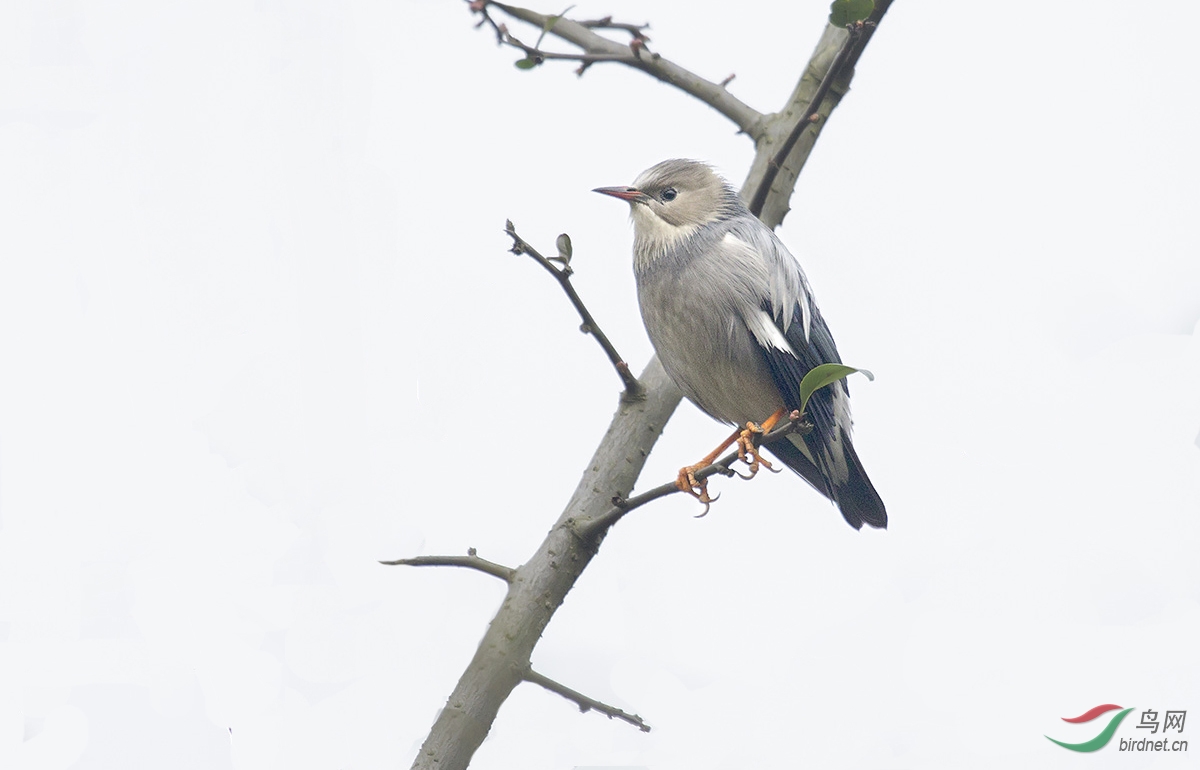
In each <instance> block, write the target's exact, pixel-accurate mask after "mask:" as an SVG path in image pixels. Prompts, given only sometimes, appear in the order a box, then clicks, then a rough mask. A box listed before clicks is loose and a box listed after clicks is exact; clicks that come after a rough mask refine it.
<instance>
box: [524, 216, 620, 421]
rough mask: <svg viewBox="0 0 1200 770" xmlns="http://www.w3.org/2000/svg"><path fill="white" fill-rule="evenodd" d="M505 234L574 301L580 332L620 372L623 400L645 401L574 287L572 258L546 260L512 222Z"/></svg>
mask: <svg viewBox="0 0 1200 770" xmlns="http://www.w3.org/2000/svg"><path fill="white" fill-rule="evenodd" d="M504 232H506V233H508V235H509V237H510V238H512V240H513V245H512V249H510V251H512V253H513V254H528V255H529V256H530V257H532V258H533V260H534V261H535V262H537V263H538V264H539V265H541V266H542V267H544V268H545V269H546V270H547V271H548V272H549V273H550V275H552V276H554V279H555V280H556V281H558V285H559V286H561V287H562V290H563V291H564V292H566V294H567V298H568V299H569V300H571V304H572V305H574V306H575V310H576V311H577V312H578V313H579V317H580V318H581V319H583V325H582V326H580V327H579V330H580V331H581V332H583V333H584V334H590V335H592V336H593V337H595V338H596V342H598V343H600V347H601V348H603V349H604V353H605V355H607V356H608V360H609V361H611V362H612V365H613V368H614V369H616V371H617V376H618V377H620V378H621V382H622V384H624V386H625V394H624V396H623V398H627V399H629V398H641V397H642V392H643V391H642V385H641V383H639V382H638V379H637V377H634V376H633V372H631V371H629V364H627V363H625V359H623V358H621V355H620V354H619V353H618V352H617V349H616V348H615V347H613V344H612V343H611V342H610V341H609V339H608V336H607V335H605V334H604V332H603V331H601V329H600V327H599V325H597V324H596V319H595V318H593V317H592V314H591V312H590V311H589V310H588V309H587V306H586V305H584V304H583V300H582V299H580V298H579V294H578V292H576V291H575V287H574V286H573V285H572V284H571V275H572V274H573V273H574V272H575V271H574V270H572V269H571V265H570V263H569V261H568V260H569V257H567V258H566V259H564V258H562V257H544V256H542V255H541V254H540V253H539V252H538V250H537V249H535V248H533V247H532V246H530V245H529V243H528V242H526V241H525V239H524V238H522V237H521V236H519V235H517V229H516V228H515V227H514V226H513V223H512V220H511V219H510V220H508V221H506V222H505V223H504ZM554 261H558V262H562V263H563V264H562V267H557V266H555V264H554Z"/></svg>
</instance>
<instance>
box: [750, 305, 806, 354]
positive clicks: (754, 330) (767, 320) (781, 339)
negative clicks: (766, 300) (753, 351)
mask: <svg viewBox="0 0 1200 770" xmlns="http://www.w3.org/2000/svg"><path fill="white" fill-rule="evenodd" d="M744 320H745V321H746V328H747V329H749V330H750V333H751V334H753V335H754V340H755V341H756V342H757V343H758V344H759V345H762V346H763V347H764V348H775V349H776V350H782V351H783V352H784V353H787V354H788V355H790V356H791V357H792V358H799V356H798V355H796V351H795V350H794V349H793V348H792V345H791V343H790V342H788V341H787V337H785V336H783V332H781V331H780V330H779V327H778V326H776V325H775V319H774V318H772V317H771V314H770V313H768V312H767V311H765V310H763V309H761V308H754V310H752V311H751V312H750V313H749V314H748V315H747V316H746V317H745V319H744Z"/></svg>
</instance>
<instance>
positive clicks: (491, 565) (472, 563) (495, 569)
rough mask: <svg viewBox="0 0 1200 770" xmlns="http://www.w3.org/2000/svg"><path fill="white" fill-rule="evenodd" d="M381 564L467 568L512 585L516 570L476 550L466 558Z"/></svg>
mask: <svg viewBox="0 0 1200 770" xmlns="http://www.w3.org/2000/svg"><path fill="white" fill-rule="evenodd" d="M379 563H380V564H386V565H388V566H392V565H403V566H407V567H465V568H466V569H473V570H476V571H478V572H483V573H486V574H488V575H491V576H492V577H498V578H500V579H501V580H503V581H504V582H506V583H511V582H512V579H513V575H514V574H516V570H515V569H513V568H512V567H505V566H504V565H503V564H497V563H496V562H494V561H488V560H487V559H484V558H481V557H479V556H477V555H476V554H475V549H474V548H468V549H467V555H466V556H413V557H410V558H408V559H396V560H395V561H381V562H379Z"/></svg>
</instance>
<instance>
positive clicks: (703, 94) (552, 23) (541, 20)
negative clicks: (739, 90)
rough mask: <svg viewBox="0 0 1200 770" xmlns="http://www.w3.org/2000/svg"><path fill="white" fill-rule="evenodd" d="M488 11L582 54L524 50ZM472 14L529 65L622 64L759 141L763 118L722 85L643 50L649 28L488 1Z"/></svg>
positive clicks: (477, 0) (474, 6)
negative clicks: (619, 33)
mask: <svg viewBox="0 0 1200 770" xmlns="http://www.w3.org/2000/svg"><path fill="white" fill-rule="evenodd" d="M489 7H496V8H499V9H500V10H502V11H504V12H505V13H507V14H508V15H509V16H512V17H513V18H515V19H520V20H521V21H524V22H526V23H528V24H531V25H533V26H535V27H537V28H538V29H541V30H546V31H547V33H548V34H550V35H553V36H555V37H557V38H560V39H562V40H565V41H566V42H568V43H570V44H572V45H574V46H577V47H578V48H580V49H581V50H582V53H579V54H563V53H549V52H546V51H542V50H540V49H538V48H537V47H534V46H527V45H525V44H524V43H521V42H520V41H518V40H517V39H516V38H515V37H513V36H512V34H511V33H509V32H508V29H507V27H505V25H503V24H497V23H496V22H495V21H494V20H492V19H491V17H490V16H489V15H488V14H487V9H488V8H489ZM471 9H472V10H473V11H475V12H477V13H480V14H482V15H483V17H484V18H483V21H481V23H490V24H491V25H492V27H493V29H495V30H496V31H497V36H498V39H499V41H500V42H502V43H506V44H508V45H512V46H514V47H516V48H520V49H521V50H522V51H524V52H525V55H526V56H527V57H529V58H531V59H533V60H534V61H538V60H539V58H540V59H567V60H571V61H578V62H581V63H582V64H581V66H580V68H579V70H578V71H579V73H580V74H582V73H583V71H584V70H585V69H587V67H588V66H590V65H591V64H594V63H598V62H618V63H620V64H625V65H627V66H630V67H634V68H635V69H640V70H642V71H643V72H645V73H646V74H648V75H650V76H651V77H654V78H657V79H658V80H661V81H662V82H664V83H667V84H668V85H672V86H675V87H676V88H678V89H679V90H681V91H683V92H684V93H687V94H690V95H691V96H694V97H696V98H697V99H699V100H700V101H702V102H704V103H705V104H707V105H709V106H710V107H712V108H713V109H715V110H716V111H717V112H719V113H721V114H722V115H724V116H725V117H727V118H729V119H730V120H732V121H733V122H734V123H735V124H736V125H737V127H738V129H739V130H740V131H742V132H744V133H746V134H749V135H750V137H751V138H752V139H754V140H755V141H756V142H757V141H758V139H759V138H760V137H761V136H762V132H763V128H764V122H765V116H764V115H763V114H762V113H760V112H758V111H757V110H755V109H754V108H753V107H750V106H749V105H747V104H746V103H744V102H743V101H741V100H740V99H738V98H737V97H735V96H733V95H732V94H731V93H729V91H727V90H726V89H725V88H723V87H722V86H721V84H719V83H714V82H712V81H710V80H707V79H705V78H702V77H700V76H699V75H697V74H695V73H694V72H691V71H689V70H686V69H684V68H683V67H681V66H679V65H678V64H675V63H674V62H671V61H669V60H667V59H664V58H663V57H662V56H660V55H659V54H656V53H650V52H649V51H648V50H647V49H646V47H645V43H646V41H647V40H648V39H649V38H647V37H646V36H645V35H644V34H642V30H644V29H645V28H646V27H648V26H649V25H642V26H637V25H633V24H619V23H615V22H613V21H612V20H611V19H600V20H599V21H596V22H578V21H572V20H571V19H566V18H563V17H555V16H549V15H546V14H541V13H537V12H536V11H530V10H528V9H526V8H518V7H516V6H512V5H504V4H503V3H495V2H490V1H489V0H475V2H473V3H471ZM592 29H620V30H624V31H627V32H629V33H630V34H631V35H632V36H633V40H631V41H630V43H628V44H622V43H618V42H616V41H614V40H609V39H608V38H606V37H604V36H603V35H598V34H596V33H595V32H593V31H592Z"/></svg>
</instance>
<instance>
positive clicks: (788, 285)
mask: <svg viewBox="0 0 1200 770" xmlns="http://www.w3.org/2000/svg"><path fill="white" fill-rule="evenodd" d="M725 244H726V245H727V246H729V247H731V248H739V249H742V250H743V258H744V259H747V260H749V259H751V258H753V259H756V260H758V261H759V264H760V265H761V268H762V270H761V272H759V275H760V276H763V277H764V278H763V279H762V280H760V282H759V285H757V286H754V287H745V288H746V289H747V290H748V291H749V294H748V295H746V296H745V297H744V299H745V302H743V304H742V316H743V321H744V322H745V323H746V326H747V327H748V328H749V329H750V331H751V335H752V336H753V338H754V340H755V341H756V342H757V343H758V346H759V348H760V350H761V352H762V355H763V359H764V360H765V361H766V363H767V367H768V369H769V371H770V372H771V378H772V379H773V380H774V382H775V386H776V388H778V389H779V392H780V394H781V395H782V396H783V398H784V405H785V406H786V407H787V408H788V409H789V410H792V409H799V408H800V402H801V398H800V381H801V380H803V379H804V375H805V374H807V373H808V372H809V370H810V369H812V368H813V367H815V366H817V365H819V364H826V363H841V361H842V359H841V356H839V355H838V351H837V345H836V344H834V341H833V335H832V334H830V332H829V327H828V326H827V325H826V324H825V319H824V318H822V317H821V311H820V310H818V309H817V305H816V302H814V301H813V298H812V292H811V290H810V289H809V286H808V280H807V279H806V278H805V277H804V271H803V270H801V268H800V264H799V263H798V262H797V261H796V259H795V257H793V256H792V255H791V253H790V252H788V250H787V247H785V246H784V245H783V242H782V241H780V240H779V238H778V237H777V236H776V235H775V233H774V232H772V231H771V230H769V229H767V228H766V227H764V226H763V225H762V224H761V223H759V222H758V221H757V220H755V221H753V222H746V223H744V224H743V223H739V225H735V226H734V227H733V228H731V229H730V231H729V234H728V236H727V237H726V239H725ZM751 255H753V257H752V256H751ZM849 396H850V388H849V386H848V385H847V384H846V381H845V380H841V381H840V382H838V383H836V384H834V385H832V386H830V387H827V388H821V389H820V390H818V391H817V392H816V393H814V394H813V395H812V397H811V398H810V399H809V402H808V406H807V409H806V411H807V417H808V420H809V421H810V422H811V423H812V424H813V430H812V432H811V433H809V434H807V435H804V436H798V435H790V436H788V437H787V439H786V441H787V444H788V445H785V443H784V442H779V445H777V446H775V447H770V449H771V451H772V452H774V453H775V454H776V455H777V456H779V457H780V459H782V460H783V461H784V462H785V463H786V464H787V465H788V466H789V467H791V468H792V469H793V470H795V471H796V472H797V473H799V474H800V475H801V476H803V477H804V479H805V480H807V481H808V482H809V483H810V484H812V485H813V486H814V487H816V488H817V489H818V490H819V491H821V492H822V493H824V494H825V495H826V496H827V497H829V498H830V499H832V500H834V501H835V502H836V503H837V504H838V507H839V508H840V509H841V511H842V515H843V516H844V517H845V518H846V521H848V522H849V523H850V525H851V526H853V527H855V528H856V529H857V528H859V527H861V526H862V525H863V523H864V522H866V523H868V524H870V525H871V526H874V527H883V526H886V525H887V513H886V511H885V510H884V506H883V501H882V500H880V499H879V495H878V493H876V492H875V489H874V487H873V486H872V485H871V482H870V480H869V479H868V478H867V475H866V472H865V471H864V470H863V468H862V463H861V462H860V461H859V459H858V455H857V454H856V453H855V451H854V447H853V445H852V444H851V443H850V429H851V423H850V401H849Z"/></svg>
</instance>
